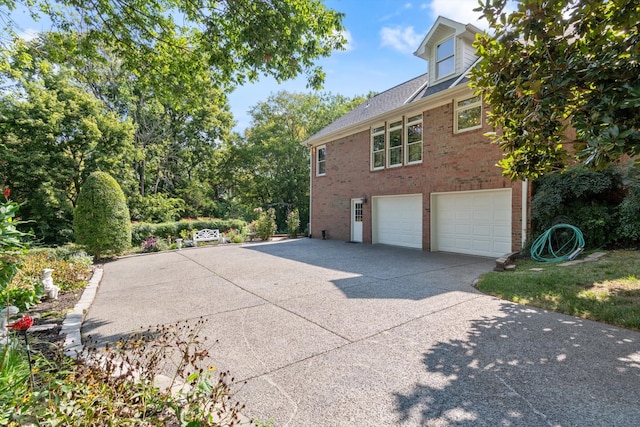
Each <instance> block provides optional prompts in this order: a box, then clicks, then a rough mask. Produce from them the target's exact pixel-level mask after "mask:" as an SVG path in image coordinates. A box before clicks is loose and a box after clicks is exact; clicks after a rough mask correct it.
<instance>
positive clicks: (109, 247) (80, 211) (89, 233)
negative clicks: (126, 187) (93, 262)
mask: <svg viewBox="0 0 640 427" xmlns="http://www.w3.org/2000/svg"><path fill="white" fill-rule="evenodd" d="M73 228H74V231H75V236H76V242H77V243H78V244H79V245H82V246H84V247H86V248H87V253H89V255H94V256H95V257H96V258H100V256H101V255H105V254H114V255H117V254H120V253H122V252H124V251H126V250H127V249H129V247H130V246H131V220H130V219H129V208H127V202H126V200H125V197H124V193H123V192H122V189H121V188H120V185H118V183H117V182H116V180H115V179H113V177H112V176H111V175H109V174H108V173H106V172H100V171H96V172H93V173H92V174H91V175H89V178H87V181H86V182H85V183H84V185H83V186H82V191H81V192H80V196H79V197H78V206H77V207H76V210H75V213H74V217H73Z"/></svg>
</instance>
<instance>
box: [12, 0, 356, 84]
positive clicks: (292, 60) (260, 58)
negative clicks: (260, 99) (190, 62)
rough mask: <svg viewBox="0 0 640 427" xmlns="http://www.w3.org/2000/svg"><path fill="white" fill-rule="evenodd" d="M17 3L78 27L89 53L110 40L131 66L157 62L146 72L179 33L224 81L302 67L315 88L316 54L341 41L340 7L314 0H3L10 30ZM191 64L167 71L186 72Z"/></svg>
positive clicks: (63, 25)
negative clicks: (184, 0)
mask: <svg viewBox="0 0 640 427" xmlns="http://www.w3.org/2000/svg"><path fill="white" fill-rule="evenodd" d="M16 6H22V7H24V8H26V9H28V10H29V11H30V12H31V13H32V14H34V15H36V16H37V15H42V14H45V15H48V17H49V18H50V19H51V21H52V23H53V25H54V26H55V28H56V29H57V30H59V31H62V32H77V33H79V34H82V40H81V43H80V44H79V48H80V49H81V50H83V51H84V52H85V53H87V54H93V55H94V56H95V57H96V58H97V57H99V56H100V55H99V54H98V53H97V52H96V50H95V48H96V47H99V48H102V47H108V48H110V49H111V50H113V52H115V54H116V56H117V57H119V58H122V60H123V62H124V63H125V64H126V68H128V69H130V70H141V69H143V67H142V66H143V64H144V65H145V66H147V67H148V68H150V69H153V70H154V72H153V73H150V74H148V76H150V78H160V77H161V76H162V71H163V69H164V62H163V59H164V54H163V52H162V50H163V47H166V46H169V47H173V46H176V44H175V41H176V36H179V37H183V38H185V40H186V41H187V45H188V47H189V48H190V49H191V51H192V52H194V53H197V54H198V55H200V56H201V57H202V58H204V59H205V60H206V62H207V63H208V64H209V65H210V66H211V68H212V70H213V72H214V81H215V84H216V85H217V86H218V87H221V88H222V87H224V86H229V87H232V86H235V85H238V84H242V83H244V82H246V81H255V80H256V79H257V78H258V76H259V75H260V74H267V75H271V76H273V77H275V78H276V80H278V81H283V80H287V79H290V78H293V77H295V76H297V75H299V74H302V73H304V74H306V75H307V77H308V83H309V85H310V86H311V87H314V88H317V87H319V86H320V85H321V84H322V82H323V80H324V73H323V72H322V70H321V69H320V68H318V67H315V66H314V60H316V59H318V58H320V57H323V56H328V55H330V54H331V52H332V51H333V50H334V49H340V48H342V47H343V45H344V43H345V42H346V41H345V39H344V37H343V36H342V33H341V31H342V29H343V27H342V23H341V21H342V15H341V14H339V13H337V12H335V11H332V10H328V9H327V8H326V6H325V5H324V4H323V3H322V2H321V1H319V0H279V1H272V0H252V1H235V0H221V1H208V0H195V1H188V2H183V1H176V0H122V1H98V0H89V1H77V0H60V1H57V2H55V3H54V4H51V2H50V1H49V0H0V18H3V19H2V21H3V23H4V24H5V31H7V32H8V33H9V34H10V32H12V31H14V28H13V26H12V25H11V24H12V21H11V17H12V13H14V12H15V10H16ZM178 47H179V46H178ZM190 71H191V70H190V69H189V68H185V69H183V70H180V71H179V74H178V75H174V76H168V77H170V78H179V77H185V78H188V76H189V74H190ZM140 76H142V74H140ZM157 87H158V88H159V86H157Z"/></svg>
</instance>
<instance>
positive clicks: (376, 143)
mask: <svg viewBox="0 0 640 427" xmlns="http://www.w3.org/2000/svg"><path fill="white" fill-rule="evenodd" d="M422 144H423V142H422V114H416V115H413V116H405V117H404V118H400V119H398V120H395V121H393V122H388V123H387V124H386V126H385V125H380V126H376V127H374V128H372V129H371V170H379V169H384V168H392V167H399V166H402V165H403V164H405V165H411V164H414V163H422Z"/></svg>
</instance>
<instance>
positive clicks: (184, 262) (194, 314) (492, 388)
mask: <svg viewBox="0 0 640 427" xmlns="http://www.w3.org/2000/svg"><path fill="white" fill-rule="evenodd" d="M493 265H494V262H493V260H490V259H486V258H479V257H472V256H464V255H453V254H441V253H428V252H422V251H417V250H411V249H400V248H392V247H383V246H370V245H359V244H348V243H344V242H338V241H329V240H327V241H323V240H311V239H300V240H291V241H282V242H276V243H258V244H248V245H243V246H232V245H224V246H216V247H206V248H193V249H185V250H182V251H176V252H168V253H159V254H153V255H145V256H137V257H130V258H123V259H120V260H117V261H115V262H111V263H107V264H106V265H105V269H104V277H103V279H102V283H101V285H100V288H99V290H98V294H97V296H96V299H95V301H94V303H93V305H92V307H91V309H90V310H89V313H88V316H87V318H86V321H85V323H84V326H83V334H84V335H92V336H93V337H94V338H97V339H99V340H115V339H117V338H119V337H121V336H123V335H127V334H129V333H131V332H132V331H135V330H139V328H140V327H146V326H148V325H156V324H158V323H172V322H176V321H179V320H185V319H195V318H198V317H200V316H204V317H205V318H207V319H208V323H207V326H206V328H205V330H204V331H203V333H205V334H207V335H208V336H209V337H210V338H211V339H214V340H216V339H217V340H218V341H219V342H218V343H217V344H216V345H214V346H213V347H212V348H211V357H212V363H213V364H215V365H216V366H217V367H218V368H219V369H221V370H227V369H228V370H230V371H231V374H232V375H233V376H235V378H236V379H237V380H238V381H239V382H244V381H246V384H245V385H244V386H243V387H242V388H240V390H239V392H238V394H237V396H236V397H237V398H238V399H239V400H240V401H241V402H242V403H245V404H246V409H245V411H244V414H245V415H247V416H249V417H255V418H257V419H259V420H261V421H267V420H269V419H271V420H273V421H274V422H275V424H276V425H278V426H397V425H402V426H479V425H480V426H483V425H484V426H632V425H640V334H638V333H635V332H631V331H627V330H623V329H618V328H615V327H611V326H607V325H604V324H600V323H595V322H589V321H585V320H581V319H577V318H573V317H569V316H563V315H559V314H555V313H548V312H545V311H541V310H536V309H532V308H529V307H525V306H519V305H515V304H511V303H507V302H504V301H501V300H498V299H496V298H493V297H489V296H486V295H483V294H481V293H479V292H477V291H476V290H475V289H473V288H472V287H471V283H472V281H473V280H474V279H475V278H476V277H478V275H479V274H481V273H483V272H485V271H489V270H491V268H492V267H493ZM504 274H508V273H504Z"/></svg>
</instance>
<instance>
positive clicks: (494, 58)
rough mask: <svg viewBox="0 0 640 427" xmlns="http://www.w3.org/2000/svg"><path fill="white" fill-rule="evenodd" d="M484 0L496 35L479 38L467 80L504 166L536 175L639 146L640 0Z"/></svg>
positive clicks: (601, 160) (637, 150) (608, 158)
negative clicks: (481, 103) (478, 96)
mask: <svg viewBox="0 0 640 427" xmlns="http://www.w3.org/2000/svg"><path fill="white" fill-rule="evenodd" d="M480 4H481V6H480V7H479V8H478V9H476V11H479V12H481V13H482V16H483V17H484V18H485V19H486V20H487V22H488V23H489V26H490V28H491V30H492V32H493V34H491V35H490V34H488V33H484V34H482V35H480V36H479V37H478V38H477V40H476V43H475V46H476V48H477V51H478V55H479V57H480V58H481V60H480V62H479V65H478V67H476V68H475V69H474V70H473V72H472V78H471V81H472V84H473V85H474V86H475V87H476V88H477V89H478V90H479V91H480V92H481V93H482V94H483V95H484V100H485V102H486V103H487V105H488V106H489V108H490V112H489V117H488V120H489V122H490V123H491V124H492V125H493V126H494V127H495V128H496V130H497V131H498V132H496V133H495V134H493V135H492V136H491V138H492V140H493V141H494V142H495V143H497V144H499V145H500V147H501V149H502V150H503V151H504V153H505V154H504V158H503V159H502V160H501V161H500V162H499V166H500V167H502V169H503V170H504V174H505V175H508V176H510V177H511V178H512V179H518V178H520V179H522V178H529V179H534V178H537V177H539V176H541V175H542V174H544V173H547V172H551V171H557V170H562V169H564V168H565V167H566V166H567V164H568V163H570V161H571V160H572V157H576V158H577V160H578V161H580V162H582V163H583V164H584V165H587V166H590V167H595V168H603V167H606V166H607V165H609V164H611V163H612V162H613V161H615V160H616V159H618V158H620V157H622V156H623V155H625V154H626V155H629V156H635V155H637V154H640V129H639V127H638V123H640V108H639V107H640V3H638V2H637V1H636V0H611V1H591V0H577V1H572V2H569V1H557V2H540V1H537V0H523V1H519V2H516V3H515V5H516V9H515V10H513V11H509V10H508V7H511V5H512V3H510V2H507V1H506V0H482V1H481V3H480ZM569 127H571V128H572V129H573V130H575V143H574V144H573V147H571V148H570V149H568V147H567V145H568V144H567V143H569V144H570V143H572V142H573V141H571V140H568V139H572V137H569V138H567V135H568V134H569V135H570V134H571V132H570V131H569V132H567V131H568V128H569Z"/></svg>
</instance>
